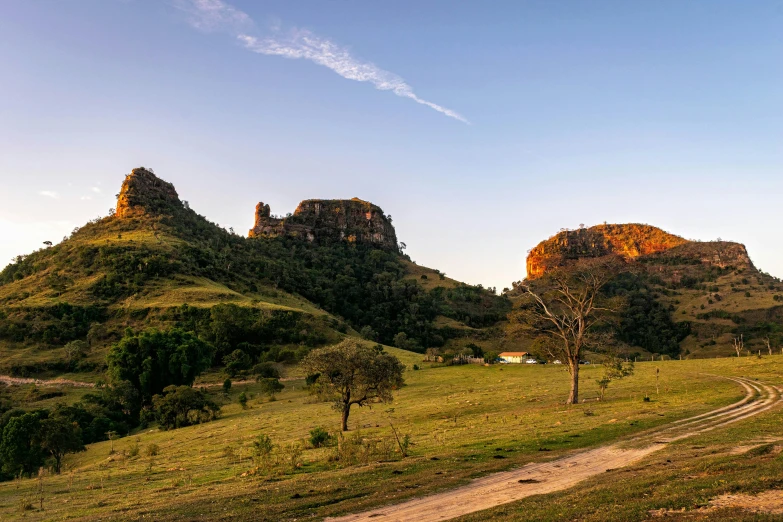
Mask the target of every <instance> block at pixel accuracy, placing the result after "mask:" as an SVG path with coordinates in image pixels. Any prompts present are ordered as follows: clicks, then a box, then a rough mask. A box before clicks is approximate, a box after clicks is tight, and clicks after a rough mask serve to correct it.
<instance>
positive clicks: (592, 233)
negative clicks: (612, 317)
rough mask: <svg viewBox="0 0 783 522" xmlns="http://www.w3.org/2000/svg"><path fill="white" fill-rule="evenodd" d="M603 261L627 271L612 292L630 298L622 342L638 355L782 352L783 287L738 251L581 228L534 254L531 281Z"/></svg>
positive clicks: (639, 230)
mask: <svg viewBox="0 0 783 522" xmlns="http://www.w3.org/2000/svg"><path fill="white" fill-rule="evenodd" d="M606 257H617V258H619V259H622V260H623V261H625V266H626V267H627V270H626V271H625V273H623V274H621V276H620V277H619V278H618V281H617V282H615V283H614V284H613V285H610V286H609V291H613V292H618V293H624V294H625V295H627V297H628V302H629V307H628V309H627V310H625V311H624V312H623V313H624V319H625V322H624V324H625V326H626V327H628V329H629V331H626V332H625V334H626V335H625V338H624V339H623V340H625V341H626V342H629V344H631V345H632V346H633V347H635V348H639V349H641V350H643V351H644V352H646V353H659V354H666V355H669V356H672V357H678V356H681V355H682V356H694V357H708V356H715V355H730V354H732V353H734V352H733V347H732V339H733V338H734V337H738V336H740V335H742V336H743V338H744V339H745V341H746V345H747V347H748V349H750V350H751V351H757V350H759V349H763V350H764V351H765V352H766V351H767V346H766V339H769V340H770V342H771V344H772V345H777V346H780V345H783V283H781V281H780V280H779V279H777V278H774V277H772V276H770V275H768V274H765V273H764V272H762V271H760V270H758V269H757V268H756V267H755V266H754V265H753V262H752V261H751V259H750V256H749V255H748V252H747V250H746V248H745V246H744V245H742V244H739V243H732V242H726V241H709V242H700V241H689V240H686V239H683V238H682V237H679V236H676V235H673V234H670V233H668V232H665V231H663V230H661V229H659V228H656V227H653V226H649V225H642V224H604V225H598V226H594V227H589V228H584V227H580V228H579V229H577V230H563V231H561V232H559V233H558V234H556V235H554V236H552V237H551V238H549V239H547V240H545V241H542V242H541V243H539V244H538V245H537V246H536V247H535V248H533V249H531V250H530V252H529V253H528V257H527V269H528V279H529V280H530V281H535V280H536V279H538V278H540V277H541V276H542V275H544V274H546V273H547V272H548V271H550V270H553V269H555V268H564V269H566V270H567V269H568V267H569V266H570V265H572V264H573V263H575V262H576V261H578V260H580V259H585V258H606ZM629 325H630V326H629ZM778 349H779V348H778Z"/></svg>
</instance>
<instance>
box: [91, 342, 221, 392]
mask: <svg viewBox="0 0 783 522" xmlns="http://www.w3.org/2000/svg"><path fill="white" fill-rule="evenodd" d="M213 353H214V348H213V347H212V345H210V344H209V343H206V342H204V341H202V340H201V339H199V338H198V337H196V336H195V335H194V334H192V333H190V332H184V331H182V330H180V329H177V328H174V329H172V330H168V331H161V330H157V329H154V328H151V329H149V330H145V331H143V332H140V333H135V332H133V330H131V329H130V328H129V329H128V330H126V331H125V336H124V337H123V338H122V339H120V341H119V342H117V343H115V344H114V345H113V346H112V347H111V349H110V350H109V353H108V355H107V356H106V361H107V363H108V366H109V375H110V376H111V378H112V380H113V381H115V382H116V381H129V382H130V383H131V384H132V385H133V386H134V387H135V388H136V389H137V390H139V393H140V394H141V397H142V401H143V402H144V403H145V404H150V402H151V400H152V396H153V395H155V394H159V393H161V392H162V391H163V390H164V388H166V387H167V386H169V385H186V386H190V385H191V384H193V381H194V380H195V379H196V377H197V376H198V375H200V374H201V372H202V371H204V370H206V369H207V368H209V366H210V365H211V364H212V355H213Z"/></svg>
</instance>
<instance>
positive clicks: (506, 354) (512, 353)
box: [498, 352, 530, 357]
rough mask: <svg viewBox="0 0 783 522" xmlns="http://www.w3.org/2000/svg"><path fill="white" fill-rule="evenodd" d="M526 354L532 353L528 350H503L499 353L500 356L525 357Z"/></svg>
mask: <svg viewBox="0 0 783 522" xmlns="http://www.w3.org/2000/svg"><path fill="white" fill-rule="evenodd" d="M525 355H530V354H529V353H527V352H503V353H501V354H499V355H498V357H524V356H525Z"/></svg>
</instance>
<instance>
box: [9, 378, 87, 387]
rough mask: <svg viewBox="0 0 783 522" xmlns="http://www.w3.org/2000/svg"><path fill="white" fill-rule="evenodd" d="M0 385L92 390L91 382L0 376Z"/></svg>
mask: <svg viewBox="0 0 783 522" xmlns="http://www.w3.org/2000/svg"><path fill="white" fill-rule="evenodd" d="M0 383H3V384H5V385H7V386H21V385H23V384H35V385H36V386H74V387H76V388H94V387H95V384H93V383H91V382H81V381H71V380H69V379H51V380H47V379H28V378H26V377H11V376H10V375H0Z"/></svg>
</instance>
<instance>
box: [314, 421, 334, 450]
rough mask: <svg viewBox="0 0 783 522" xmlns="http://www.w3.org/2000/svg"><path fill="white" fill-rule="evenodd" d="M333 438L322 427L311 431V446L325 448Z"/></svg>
mask: <svg viewBox="0 0 783 522" xmlns="http://www.w3.org/2000/svg"><path fill="white" fill-rule="evenodd" d="M331 438H332V436H331V435H329V432H328V431H326V430H325V429H323V428H322V427H321V426H318V427H316V428H313V429H311V430H310V444H312V445H313V447H314V448H320V447H321V446H325V445H326V444H327V443H328V442H329V439H331Z"/></svg>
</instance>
